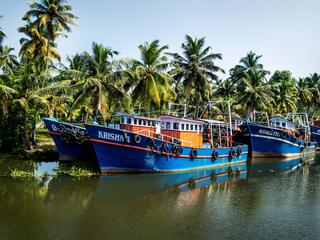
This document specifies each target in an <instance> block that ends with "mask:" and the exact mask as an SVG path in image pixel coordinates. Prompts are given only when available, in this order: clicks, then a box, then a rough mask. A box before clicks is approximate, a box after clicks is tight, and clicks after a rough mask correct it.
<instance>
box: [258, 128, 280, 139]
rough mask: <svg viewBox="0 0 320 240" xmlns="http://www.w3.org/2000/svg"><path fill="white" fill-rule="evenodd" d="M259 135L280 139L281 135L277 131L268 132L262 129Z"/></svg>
mask: <svg viewBox="0 0 320 240" xmlns="http://www.w3.org/2000/svg"><path fill="white" fill-rule="evenodd" d="M258 133H260V134H263V135H268V136H273V137H280V133H279V132H276V131H268V130H265V129H260V130H259V132H258Z"/></svg>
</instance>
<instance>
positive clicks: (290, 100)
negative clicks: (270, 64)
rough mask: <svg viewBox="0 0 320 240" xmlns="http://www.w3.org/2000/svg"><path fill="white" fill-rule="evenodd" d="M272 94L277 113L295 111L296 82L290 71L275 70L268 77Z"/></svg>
mask: <svg viewBox="0 0 320 240" xmlns="http://www.w3.org/2000/svg"><path fill="white" fill-rule="evenodd" d="M269 84H270V85H271V91H272V96H273V99H274V102H275V106H274V109H275V110H276V111H277V112H278V113H288V112H296V111H297V106H296V103H297V97H298V94H297V89H296V83H295V81H294V79H293V78H292V74H291V72H290V71H287V70H285V71H278V70H277V71H275V72H274V74H273V75H272V77H271V78H270V81H269Z"/></svg>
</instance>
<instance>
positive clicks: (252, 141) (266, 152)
mask: <svg viewBox="0 0 320 240" xmlns="http://www.w3.org/2000/svg"><path fill="white" fill-rule="evenodd" d="M241 129H242V133H241V137H240V139H242V141H241V142H244V143H247V144H249V154H250V156H251V157H253V158H268V157H271V158H276V157H280V158H292V157H303V156H306V155H309V154H314V153H315V147H316V143H315V142H305V141H303V140H301V139H298V138H295V137H293V136H290V135H289V134H287V133H286V132H285V131H282V130H280V129H276V128H272V127H267V126H262V125H258V124H252V123H249V124H244V125H242V126H241Z"/></svg>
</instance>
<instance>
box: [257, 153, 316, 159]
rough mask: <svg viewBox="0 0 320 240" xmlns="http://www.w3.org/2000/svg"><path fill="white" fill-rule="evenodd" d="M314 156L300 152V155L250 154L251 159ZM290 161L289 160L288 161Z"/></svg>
mask: <svg viewBox="0 0 320 240" xmlns="http://www.w3.org/2000/svg"><path fill="white" fill-rule="evenodd" d="M312 154H315V152H314V151H312V152H301V153H268V152H252V156H251V157H252V158H295V157H304V156H307V155H312ZM289 160H290V159H289Z"/></svg>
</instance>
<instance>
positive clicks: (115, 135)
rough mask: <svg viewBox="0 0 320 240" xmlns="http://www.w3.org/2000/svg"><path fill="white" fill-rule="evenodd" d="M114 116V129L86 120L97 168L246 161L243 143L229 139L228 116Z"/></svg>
mask: <svg viewBox="0 0 320 240" xmlns="http://www.w3.org/2000/svg"><path fill="white" fill-rule="evenodd" d="M118 116H119V117H120V125H119V128H114V127H110V126H100V125H93V124H86V129H87V131H88V134H89V136H90V142H91V143H92V145H93V147H94V150H95V153H96V156H97V160H98V162H99V165H100V169H101V171H102V172H177V171H189V170H196V169H204V168H213V167H218V166H220V167H221V166H228V165H233V164H240V163H244V162H246V160H247V153H248V146H247V145H245V144H238V143H235V142H233V141H232V137H231V136H232V132H231V127H230V126H231V118H230V121H229V122H226V123H225V122H220V121H213V120H209V119H206V120H205V119H191V118H187V117H176V116H172V115H161V116H159V117H158V118H149V117H143V116H136V115H132V114H126V113H119V114H118ZM229 124H230V125H229ZM222 130H223V131H222Z"/></svg>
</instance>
